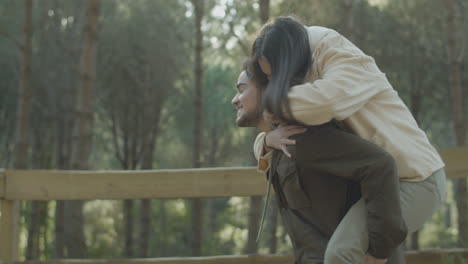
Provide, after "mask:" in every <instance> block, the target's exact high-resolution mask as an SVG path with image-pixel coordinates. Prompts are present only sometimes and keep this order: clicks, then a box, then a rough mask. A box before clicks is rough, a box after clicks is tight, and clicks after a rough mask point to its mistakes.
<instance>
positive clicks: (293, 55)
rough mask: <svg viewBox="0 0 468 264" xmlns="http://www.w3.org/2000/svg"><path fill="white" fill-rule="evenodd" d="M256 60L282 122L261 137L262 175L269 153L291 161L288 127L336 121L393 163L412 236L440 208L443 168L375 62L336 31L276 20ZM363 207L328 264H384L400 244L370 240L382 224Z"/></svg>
mask: <svg viewBox="0 0 468 264" xmlns="http://www.w3.org/2000/svg"><path fill="white" fill-rule="evenodd" d="M252 59H253V65H252V66H253V67H252V69H253V72H254V74H253V75H254V78H255V79H256V82H257V83H258V84H263V85H266V91H265V93H264V97H263V107H264V109H265V112H267V113H268V114H269V116H270V120H274V121H272V122H274V123H277V124H279V126H278V128H277V129H275V130H273V131H271V132H269V133H268V134H266V133H261V134H259V136H258V137H257V140H256V142H255V154H256V157H258V159H259V169H260V170H266V169H267V168H268V163H269V157H270V156H271V154H270V153H271V150H272V149H279V150H282V151H283V152H285V154H286V155H288V153H287V149H286V145H287V144H294V143H295V142H294V141H292V140H288V139H287V138H286V137H285V136H284V131H287V128H288V126H287V124H294V125H297V124H303V125H319V124H323V123H326V122H329V121H330V120H332V119H336V120H340V121H342V122H343V123H345V124H346V125H347V126H348V127H350V128H351V129H352V131H353V132H354V133H356V134H357V135H358V136H360V137H361V138H363V139H366V140H369V141H371V142H373V143H375V144H377V145H379V146H380V147H382V148H383V149H385V150H386V151H387V152H389V153H390V154H391V155H392V156H393V158H394V159H395V160H396V164H397V167H398V174H399V178H400V187H399V188H400V189H399V194H400V195H399V197H400V205H401V210H402V216H403V219H404V220H405V222H406V225H407V227H408V230H409V232H414V231H416V230H418V229H419V228H421V227H422V225H423V224H424V222H425V221H427V220H428V219H429V218H430V217H431V216H432V215H433V214H434V213H435V212H436V211H437V210H438V209H439V208H440V206H441V204H442V201H443V199H444V196H445V172H444V169H443V168H444V163H443V162H442V160H441V158H440V156H439V155H438V153H437V151H436V150H435V149H434V147H433V146H432V145H431V144H430V142H429V140H428V139H427V136H426V135H425V133H424V132H423V131H422V130H421V129H420V128H419V126H418V124H417V123H416V121H415V120H414V118H413V116H412V115H411V113H410V111H409V110H408V108H407V107H406V106H405V105H404V103H403V102H402V100H401V99H400V98H399V97H398V94H397V93H396V91H395V90H394V89H393V88H392V86H391V84H390V83H389V82H388V80H387V78H386V77H385V74H383V73H382V72H381V71H380V70H379V69H378V67H377V65H376V63H375V61H374V59H373V58H372V57H370V56H367V55H366V54H364V53H363V52H362V51H361V50H360V49H359V48H357V47H356V46H355V45H354V44H352V43H351V42H350V41H348V40H347V39H346V38H345V37H343V36H342V35H340V34H339V33H337V32H336V31H334V30H331V29H328V28H323V27H305V26H304V25H302V24H300V23H299V22H297V21H296V20H295V19H293V18H291V17H279V18H277V19H275V20H274V21H273V22H272V23H270V24H268V25H265V26H264V27H263V28H262V30H261V31H260V32H259V34H258V36H257V38H256V40H255V42H254V44H253V47H252ZM310 151H313V149H311V150H310ZM383 199H385V198H383ZM366 203H367V201H365V199H361V200H360V201H359V202H357V203H356V204H355V205H354V206H353V207H352V208H351V209H350V210H349V212H348V213H347V215H346V216H345V217H344V219H343V220H342V222H341V223H340V225H339V226H338V228H337V229H336V231H335V232H334V234H333V236H332V238H331V240H330V242H329V245H328V247H327V251H326V254H325V263H364V261H367V263H384V261H385V259H387V258H388V257H389V254H390V252H391V251H392V247H395V246H397V245H392V244H389V243H386V242H388V241H386V237H374V236H372V234H373V233H374V232H371V231H372V230H371V229H376V230H378V229H379V226H369V224H370V223H369V217H371V216H369V214H368V213H369V210H368V209H369V208H366ZM381 210H386V208H382V209H381ZM387 215H388V217H387V218H386V219H380V221H381V222H380V223H382V225H384V224H385V222H386V221H392V220H394V219H392V214H391V212H388V214H387ZM377 223H378V222H377ZM376 233H377V234H378V233H379V232H376ZM374 244H379V245H387V246H386V248H383V247H375V246H374ZM366 259H367V260H366Z"/></svg>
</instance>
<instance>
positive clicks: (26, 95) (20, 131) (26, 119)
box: [11, 0, 37, 257]
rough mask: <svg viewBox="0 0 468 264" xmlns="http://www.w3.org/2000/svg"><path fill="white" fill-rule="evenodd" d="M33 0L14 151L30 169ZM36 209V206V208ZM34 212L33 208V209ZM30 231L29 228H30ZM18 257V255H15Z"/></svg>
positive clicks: (28, 2) (27, 16) (27, 7)
mask: <svg viewBox="0 0 468 264" xmlns="http://www.w3.org/2000/svg"><path fill="white" fill-rule="evenodd" d="M32 8H33V2H32V0H25V1H24V24H23V37H24V40H23V43H21V44H20V47H19V48H20V50H21V57H22V58H21V59H22V61H21V73H20V74H21V75H20V81H19V87H18V105H17V112H16V132H15V133H16V139H15V151H14V155H15V156H14V163H13V167H14V168H15V169H28V167H29V148H30V144H29V140H30V124H31V108H32V104H31V100H32V86H31V57H32V34H33V25H32ZM14 203H15V204H14V208H15V211H14V216H13V218H14V219H19V217H18V216H19V213H20V210H21V209H20V206H21V204H20V203H19V201H16V202H14ZM34 209H35V208H34ZM31 212H33V209H31ZM12 228H13V230H14V231H13V234H14V235H13V241H12V242H11V243H12V244H15V247H16V246H17V245H18V242H19V241H18V240H19V239H18V236H19V223H18V222H16V223H14V224H13V226H12ZM28 231H29V230H28ZM32 232H33V233H32V234H31V236H30V237H31V239H29V237H28V243H29V242H30V248H29V252H28V251H27V252H26V255H27V257H28V253H30V254H29V257H30V255H32V254H33V253H32V252H33V244H34V243H33V241H34V238H35V236H37V232H36V230H32ZM14 257H16V256H14Z"/></svg>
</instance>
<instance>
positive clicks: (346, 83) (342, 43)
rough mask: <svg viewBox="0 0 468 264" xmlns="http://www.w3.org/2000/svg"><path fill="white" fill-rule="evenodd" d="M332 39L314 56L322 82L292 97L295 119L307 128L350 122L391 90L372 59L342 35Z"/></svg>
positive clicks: (307, 85) (304, 87) (294, 89)
mask: <svg viewBox="0 0 468 264" xmlns="http://www.w3.org/2000/svg"><path fill="white" fill-rule="evenodd" d="M330 35H331V36H327V37H325V38H324V39H323V40H321V43H320V44H319V45H318V47H317V48H316V51H315V52H314V59H315V61H314V70H315V71H316V75H318V76H316V77H317V78H319V79H316V80H314V81H312V82H308V83H305V84H301V85H296V86H293V87H291V90H290V92H289V95H288V97H289V103H290V106H291V111H292V114H293V117H294V118H295V119H296V120H298V121H300V122H302V123H305V124H307V125H319V124H322V123H325V122H328V121H330V120H331V119H333V118H335V119H337V120H343V119H346V118H347V117H349V116H351V115H352V114H354V113H355V112H356V111H358V110H359V109H360V108H362V107H363V106H364V105H365V104H366V103H367V102H369V101H370V100H371V99H372V98H373V97H374V96H375V95H377V94H378V93H380V92H381V91H383V90H385V89H389V88H391V85H390V83H389V82H388V81H387V79H386V77H385V74H383V73H382V72H380V70H379V69H378V67H377V66H376V64H375V61H374V59H373V58H372V57H369V56H367V55H365V54H364V53H362V51H360V50H359V49H358V48H357V47H356V46H354V45H353V44H352V43H351V42H349V41H348V40H346V39H345V38H344V37H343V36H341V35H339V34H338V33H333V34H330Z"/></svg>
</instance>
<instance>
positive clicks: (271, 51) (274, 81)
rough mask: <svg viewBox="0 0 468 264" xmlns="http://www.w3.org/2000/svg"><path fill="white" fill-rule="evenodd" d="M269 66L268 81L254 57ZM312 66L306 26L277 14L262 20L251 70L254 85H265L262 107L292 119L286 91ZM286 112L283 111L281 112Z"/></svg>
mask: <svg viewBox="0 0 468 264" xmlns="http://www.w3.org/2000/svg"><path fill="white" fill-rule="evenodd" d="M260 59H263V60H266V61H267V62H268V63H269V64H270V66H271V79H270V80H269V81H268V80H267V77H266V75H265V74H264V73H263V72H262V70H261V68H260V65H259V63H258V61H259V60H260ZM311 66H312V53H311V50H310V44H309V37H308V35H307V30H306V28H305V27H304V25H302V24H301V23H299V22H298V21H297V20H296V19H294V18H292V17H278V18H276V19H275V20H274V21H273V22H272V23H270V24H266V25H265V26H264V27H263V28H262V29H261V30H260V32H259V33H258V35H257V38H256V39H255V41H254V43H253V45H252V73H253V76H254V79H255V82H256V83H257V85H266V86H267V89H266V90H265V93H264V95H263V104H262V105H263V107H264V110H266V111H268V112H270V113H272V114H273V116H274V117H275V118H276V119H279V120H282V121H286V122H288V121H294V119H293V117H292V114H291V108H290V106H289V100H288V91H289V88H290V87H291V86H294V85H297V84H301V83H303V82H304V81H305V78H306V76H307V74H308V72H309V70H310V68H311ZM285 111H286V113H287V115H285V113H284V112H285Z"/></svg>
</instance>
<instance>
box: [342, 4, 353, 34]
mask: <svg viewBox="0 0 468 264" xmlns="http://www.w3.org/2000/svg"><path fill="white" fill-rule="evenodd" d="M355 2H356V0H344V1H343V8H344V16H343V25H344V32H343V35H344V36H345V37H346V38H348V39H349V40H350V41H352V42H354V41H355V27H354V5H355Z"/></svg>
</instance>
